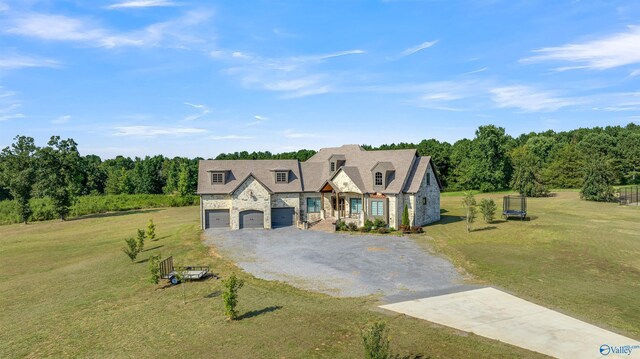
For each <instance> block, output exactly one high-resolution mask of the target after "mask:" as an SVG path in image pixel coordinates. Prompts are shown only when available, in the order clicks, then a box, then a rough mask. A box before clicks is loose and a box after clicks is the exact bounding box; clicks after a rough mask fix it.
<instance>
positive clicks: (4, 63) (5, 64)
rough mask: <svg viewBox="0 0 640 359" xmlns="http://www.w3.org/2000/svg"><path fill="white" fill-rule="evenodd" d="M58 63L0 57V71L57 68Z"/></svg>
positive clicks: (26, 57)
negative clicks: (26, 68)
mask: <svg viewBox="0 0 640 359" xmlns="http://www.w3.org/2000/svg"><path fill="white" fill-rule="evenodd" d="M59 66H60V65H59V63H58V62H57V61H55V60H51V59H43V58H35V57H30V56H24V55H8V56H7V55H5V56H0V69H20V68H25V67H52V68H55V67H59Z"/></svg>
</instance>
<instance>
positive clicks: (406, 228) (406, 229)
mask: <svg viewBox="0 0 640 359" xmlns="http://www.w3.org/2000/svg"><path fill="white" fill-rule="evenodd" d="M398 230H399V231H400V232H409V231H411V227H410V226H409V225H404V224H401V225H399V226H398Z"/></svg>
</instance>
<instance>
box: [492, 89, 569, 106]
mask: <svg viewBox="0 0 640 359" xmlns="http://www.w3.org/2000/svg"><path fill="white" fill-rule="evenodd" d="M490 92H491V94H492V95H493V97H492V99H493V101H494V102H495V103H496V105H497V106H498V107H500V108H517V109H520V110H522V111H524V112H550V111H556V110H558V109H560V108H563V107H567V106H572V105H576V101H575V100H573V99H569V98H563V97H557V96H555V95H554V94H553V93H550V92H545V91H539V90H536V89H534V88H531V87H529V86H507V87H497V88H493V89H491V90H490Z"/></svg>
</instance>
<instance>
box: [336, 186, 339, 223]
mask: <svg viewBox="0 0 640 359" xmlns="http://www.w3.org/2000/svg"><path fill="white" fill-rule="evenodd" d="M336 211H337V212H338V215H337V216H336V218H337V219H338V220H340V193H338V191H336Z"/></svg>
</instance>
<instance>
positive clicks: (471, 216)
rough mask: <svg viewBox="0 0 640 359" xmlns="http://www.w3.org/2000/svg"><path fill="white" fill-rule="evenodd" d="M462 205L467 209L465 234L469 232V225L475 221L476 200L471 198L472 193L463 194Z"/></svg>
mask: <svg viewBox="0 0 640 359" xmlns="http://www.w3.org/2000/svg"><path fill="white" fill-rule="evenodd" d="M462 205H463V206H464V207H465V208H466V209H467V216H466V223H467V232H471V225H472V224H473V222H474V221H475V219H476V213H477V212H476V199H475V197H474V196H473V193H471V192H466V193H465V194H464V199H463V200H462Z"/></svg>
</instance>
